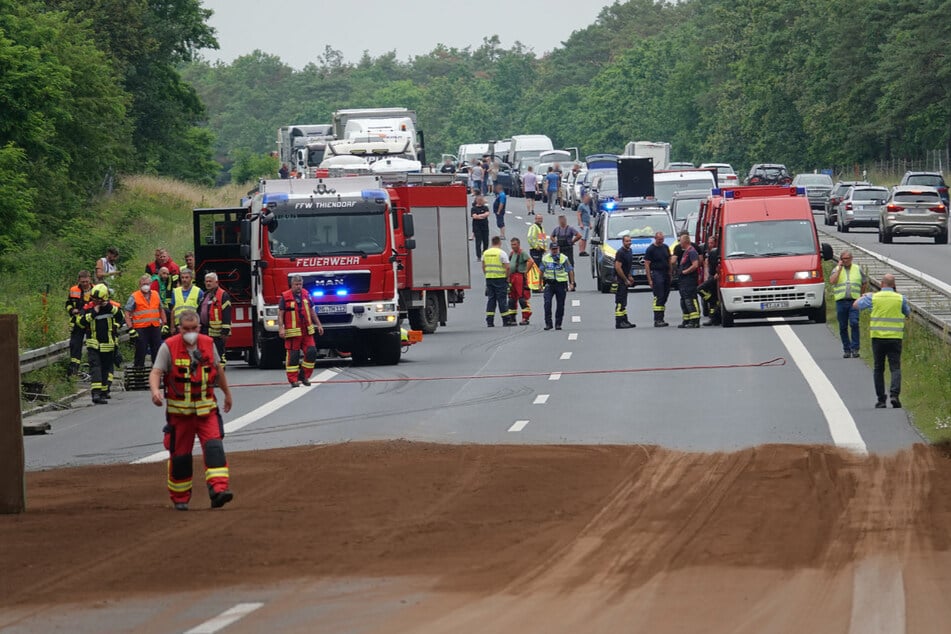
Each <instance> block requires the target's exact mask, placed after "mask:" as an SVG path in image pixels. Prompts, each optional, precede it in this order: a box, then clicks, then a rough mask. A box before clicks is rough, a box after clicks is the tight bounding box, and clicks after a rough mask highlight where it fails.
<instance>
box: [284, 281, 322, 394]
mask: <svg viewBox="0 0 951 634" xmlns="http://www.w3.org/2000/svg"><path fill="white" fill-rule="evenodd" d="M303 288H304V278H302V277H301V276H300V275H291V287H290V289H289V290H286V291H284V293H283V294H282V295H281V300H280V302H279V303H278V311H279V312H280V313H281V319H280V322H279V325H278V331H277V334H278V336H279V337H280V338H281V339H283V340H284V349H285V350H287V358H286V360H285V361H284V367H285V369H286V370H287V381H288V382H289V383H290V384H291V387H300V386H301V384H303V385H310V375H311V374H312V373H313V371H314V362H315V361H317V347H316V345H315V344H314V330H315V328H316V330H317V334H318V335H322V334H324V327H323V325H322V324H321V323H320V318H319V317H317V312H316V311H315V310H314V306H313V304H311V303H310V298H309V297H308V296H307V293H305V292H303ZM301 354H303V359H301Z"/></svg>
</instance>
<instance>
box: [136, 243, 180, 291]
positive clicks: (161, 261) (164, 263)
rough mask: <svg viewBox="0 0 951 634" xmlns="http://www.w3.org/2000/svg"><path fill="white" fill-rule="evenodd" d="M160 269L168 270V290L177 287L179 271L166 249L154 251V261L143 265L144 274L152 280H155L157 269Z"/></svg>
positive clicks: (160, 248)
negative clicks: (169, 283) (169, 281)
mask: <svg viewBox="0 0 951 634" xmlns="http://www.w3.org/2000/svg"><path fill="white" fill-rule="evenodd" d="M162 267H165V268H167V269H168V275H169V279H170V280H171V286H170V288H174V287H176V286H178V282H179V277H180V276H181V269H180V268H179V266H178V265H177V264H175V262H174V261H173V260H172V257H171V256H170V255H169V254H168V249H165V248H162V247H159V248H158V249H156V250H155V260H154V261H152V262H149V263H148V264H146V265H145V272H146V273H148V274H149V275H150V276H151V277H152V279H155V278H156V277H158V274H159V269H161V268H162Z"/></svg>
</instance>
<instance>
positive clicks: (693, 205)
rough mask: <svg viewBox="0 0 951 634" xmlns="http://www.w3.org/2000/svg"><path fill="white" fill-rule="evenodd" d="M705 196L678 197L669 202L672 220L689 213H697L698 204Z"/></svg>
mask: <svg viewBox="0 0 951 634" xmlns="http://www.w3.org/2000/svg"><path fill="white" fill-rule="evenodd" d="M704 200H706V198H678V199H677V200H674V201H673V203H671V212H672V213H673V216H674V220H675V221H676V220H683V219H684V218H686V217H687V216H689V215H690V214H699V213H700V205H701V203H703V201H704Z"/></svg>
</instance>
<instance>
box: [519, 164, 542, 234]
mask: <svg viewBox="0 0 951 634" xmlns="http://www.w3.org/2000/svg"><path fill="white" fill-rule="evenodd" d="M537 190H538V174H536V173H535V169H534V168H533V167H532V166H531V165H529V166H528V168H527V169H526V170H525V174H524V175H523V176H522V193H523V194H524V195H525V208H526V209H527V210H528V213H530V214H533V213H535V192H536V191H537ZM542 250H543V251H544V248H542Z"/></svg>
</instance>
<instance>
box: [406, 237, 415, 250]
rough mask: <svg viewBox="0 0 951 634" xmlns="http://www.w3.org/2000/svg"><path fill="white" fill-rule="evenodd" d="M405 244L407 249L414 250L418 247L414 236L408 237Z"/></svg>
mask: <svg viewBox="0 0 951 634" xmlns="http://www.w3.org/2000/svg"><path fill="white" fill-rule="evenodd" d="M405 246H406V250H407V251H412V250H413V249H415V248H416V240H414V239H413V238H407V239H406V244H405Z"/></svg>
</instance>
